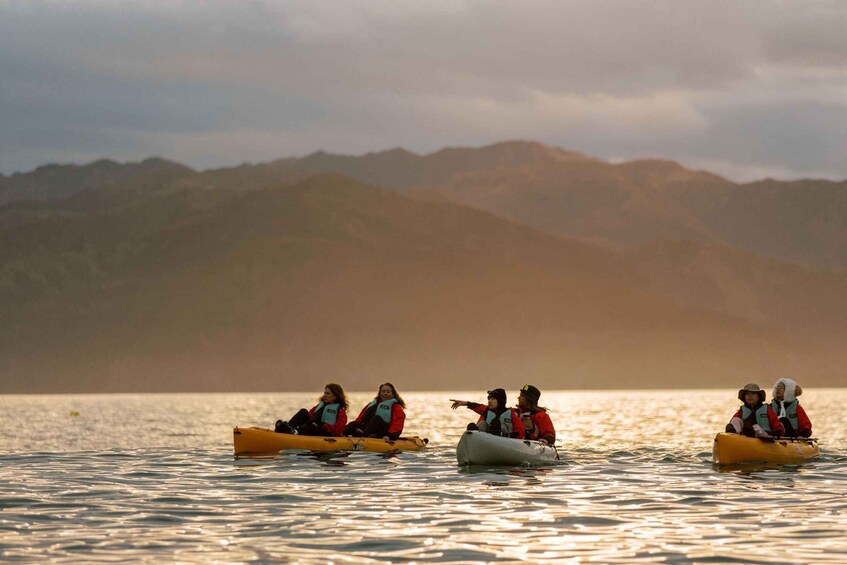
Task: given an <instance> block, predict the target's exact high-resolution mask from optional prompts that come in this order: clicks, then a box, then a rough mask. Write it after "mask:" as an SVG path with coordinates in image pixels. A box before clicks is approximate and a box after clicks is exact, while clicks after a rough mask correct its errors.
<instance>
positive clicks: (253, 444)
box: [232, 426, 429, 455]
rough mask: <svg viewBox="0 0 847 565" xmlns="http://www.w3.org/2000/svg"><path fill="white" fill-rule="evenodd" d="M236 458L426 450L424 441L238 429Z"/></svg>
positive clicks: (419, 439) (413, 438)
mask: <svg viewBox="0 0 847 565" xmlns="http://www.w3.org/2000/svg"><path fill="white" fill-rule="evenodd" d="M232 439H233V444H234V446H235V454H236V455H247V454H251V453H254V454H265V453H279V452H280V451H282V450H283V449H305V450H308V451H375V452H379V453H385V452H388V451H417V450H419V449H423V448H424V447H426V444H427V443H429V440H428V439H426V438H423V439H421V438H419V437H410V438H401V439H398V440H394V441H392V440H384V439H379V438H363V437H323V436H301V435H296V434H280V433H277V432H275V431H273V430H269V429H267V428H239V427H237V426H236V427H235V428H234V429H233V430H232Z"/></svg>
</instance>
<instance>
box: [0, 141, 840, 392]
mask: <svg viewBox="0 0 847 565" xmlns="http://www.w3.org/2000/svg"><path fill="white" fill-rule="evenodd" d="M303 161H306V162H305V163H304V162H303ZM422 162H426V163H427V165H426V166H423V165H421V163H422ZM403 163H405V165H402V164H403ZM401 165H402V166H401ZM407 167H409V169H408V170H409V171H412V172H410V173H408V174H407V173H406V172H404V171H405V169H406V168H407ZM333 168H335V169H343V170H342V171H334V172H332V173H331V174H317V175H316V174H315V172H316V171H321V170H322V169H333ZM64 172H67V177H66V179H65V180H63V179H64V178H65V177H63V174H64ZM404 174H407V176H406V177H404V176H403V175H404ZM28 175H33V176H31V177H30V176H28ZM355 175H360V176H361V175H369V176H368V178H371V179H372V180H380V179H381V180H380V182H389V181H391V182H393V183H395V186H392V187H389V188H384V187H383V188H380V187H378V186H373V185H370V186H369V185H366V184H362V183H361V182H359V181H356V180H355V179H353V176H355ZM403 178H406V179H407V180H405V181H404V180H403ZM10 179H14V182H12V183H11V184H9V183H8V182H6V181H9V180H10ZM392 179H394V180H392ZM0 180H2V181H4V182H6V184H2V183H0V186H2V187H3V188H4V189H7V192H6V194H11V193H15V194H24V195H25V196H24V198H22V199H15V200H13V201H10V202H6V203H5V204H3V205H0V315H2V323H0V391H2V392H75V391H128V390H149V391H152V390H162V391H165V390H221V391H223V390H256V391H259V390H292V389H303V388H304V387H305V388H310V387H311V385H312V384H313V385H314V386H316V387H319V386H320V384H322V383H323V382H324V380H328V379H330V378H332V379H333V380H335V379H336V378H337V379H338V380H341V381H343V382H344V383H345V384H346V385H347V386H348V387H349V388H354V389H359V390H363V389H370V388H372V385H373V382H376V381H379V380H388V379H391V380H392V382H395V383H398V385H400V386H401V387H403V388H410V387H419V386H420V385H419V383H422V382H425V383H427V386H428V387H431V388H450V387H455V386H456V382H457V381H461V382H462V387H463V388H473V387H485V386H490V384H491V383H492V382H500V383H508V382H512V381H514V380H515V379H516V378H517V379H518V380H521V381H523V380H528V379H530V378H531V379H532V380H534V381H535V382H537V383H538V384H539V385H540V386H544V387H555V388H569V387H581V388H585V387H591V388H597V387H599V388H608V387H638V386H650V387H668V386H673V387H681V386H683V387H684V386H702V384H703V383H704V382H708V383H709V384H711V385H717V384H723V385H726V386H730V385H732V386H735V385H737V382H736V381H738V380H741V381H744V382H746V381H748V380H751V379H753V380H756V379H759V378H760V377H761V378H764V379H765V380H767V379H768V378H771V377H772V376H774V375H777V374H778V375H780V376H783V375H786V374H788V375H794V376H798V377H799V378H801V380H802V381H803V383H804V384H810V385H812V386H822V385H838V384H839V383H842V382H843V369H842V367H843V366H844V364H845V362H847V351H845V349H844V348H843V343H844V341H845V338H847V327H845V325H844V323H843V321H844V319H845V318H847V271H845V270H844V269H830V268H822V267H820V266H816V265H817V264H820V263H824V264H828V263H832V264H837V263H838V261H839V260H840V259H839V258H840V257H841V256H842V251H843V250H842V249H841V248H839V247H838V245H839V244H840V243H839V242H840V241H842V240H841V239H839V238H840V237H842V236H843V231H844V224H845V222H844V216H841V214H842V211H841V210H842V209H841V208H840V206H841V202H842V199H843V193H844V183H822V182H819V181H800V182H797V183H776V184H774V183H773V181H763V182H762V183H751V184H749V185H736V184H733V183H730V182H728V181H726V180H724V179H721V178H720V177H717V176H715V175H711V174H709V173H703V172H698V171H689V170H687V169H685V168H684V167H681V166H680V165H678V164H675V163H671V162H665V161H649V160H648V161H638V162H632V163H622V164H618V165H612V164H608V163H604V162H602V161H598V160H596V159H592V158H590V157H585V156H582V155H579V154H575V153H568V152H564V151H560V150H557V149H551V148H546V147H544V146H542V145H539V144H525V143H506V144H498V145H495V146H491V147H489V148H482V149H479V150H476V149H448V150H444V151H442V152H438V153H435V154H432V155H429V156H425V157H418V156H415V155H413V154H410V153H407V152H404V151H402V150H394V151H390V152H384V153H382V154H373V155H370V156H363V157H361V158H356V157H338V156H329V155H326V154H316V155H313V156H311V157H310V158H305V159H304V160H300V159H291V160H282V161H277V162H274V163H271V164H264V165H244V166H241V167H234V168H229V169H219V170H213V171H203V172H195V171H192V170H191V169H188V168H187V167H183V166H181V165H178V164H175V163H171V162H168V161H164V160H148V161H144V162H142V163H136V164H130V165H117V164H115V163H112V162H97V163H92V164H91V165H87V166H84V167H72V166H71V167H69V168H67V169H65V168H61V167H60V168H58V169H56V168H49V167H47V168H39V169H37V170H36V171H33V173H28V174H27V175H18V176H13V177H4V178H2V179H0ZM373 184H374V185H376V184H378V183H376V182H374V183H373ZM24 186H30V187H36V188H35V189H33V191H31V192H27V191H26V190H24V191H23V192H22V193H21V192H20V190H21V187H24ZM10 187H11V189H12V190H11V191H8V189H10ZM774 187H776V188H774ZM15 191H18V192H15ZM36 196H37V197H36ZM818 198H823V200H824V201H823V203H821V202H818V201H817V200H816V199H818ZM810 219H812V220H813V221H811V223H808V222H809V221H810ZM780 227H781V228H780ZM778 228H780V229H778ZM757 234H758V235H761V237H762V239H761V240H757V239H756V238H755V237H753V235H757ZM738 238H741V239H742V240H749V242H750V244H749V245H748V246H747V247H748V248H747V249H745V247H744V246H741V245H734V244H733V243H732V241H734V239H738ZM769 238H770V239H769ZM795 240H796V241H795ZM810 245H819V246H820V249H818V250H817V252H816V254H815V255H814V256H813V257H812V258H811V260H808V261H794V260H791V258H793V257H795V256H798V255H802V253H805V252H806V251H805V250H806V249H807V248H808V246H810ZM757 246H758V247H762V248H764V249H771V248H773V250H774V253H763V252H759V251H755V250H750V249H749V247H757ZM781 248H782V249H781ZM786 257H788V258H789V260H786ZM310 383H311V384H310ZM315 383H317V384H315ZM742 384H743V383H742Z"/></svg>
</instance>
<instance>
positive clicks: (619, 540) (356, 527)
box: [0, 389, 847, 563]
mask: <svg viewBox="0 0 847 565" xmlns="http://www.w3.org/2000/svg"><path fill="white" fill-rule="evenodd" d="M401 392H402V391H401ZM514 394H515V393H514V391H510V400H514ZM314 396H315V395H313V394H308V395H307V394H203V395H103V396H99V395H86V396H0V422H2V424H3V431H4V433H3V434H2V436H0V561H3V562H16V561H23V562H48V561H54V562H55V561H67V562H80V561H85V562H91V561H119V560H130V561H151V562H152V561H182V562H205V561H212V560H220V561H226V562H232V561H251V560H257V561H271V560H282V561H302V562H316V563H317V562H325V561H327V560H333V561H337V562H357V563H361V562H387V561H394V562H406V561H418V562H424V561H479V562H483V561H515V560H517V561H521V560H524V561H533V562H534V561H545V560H550V561H555V560H573V561H597V562H603V563H614V562H632V561H636V560H638V561H643V562H651V561H654V562H726V561H737V562H744V563H788V562H797V563H802V562H815V563H824V562H828V563H845V562H847V536H845V531H847V410H845V405H847V390H845V389H820V390H807V391H805V393H804V395H803V397H802V400H803V404H804V406H805V408H806V410H807V412H808V413H809V415H810V417H811V418H812V421H813V423H814V426H815V435H816V436H817V437H819V438H821V457H820V458H819V459H817V460H816V461H814V462H810V463H807V464H805V465H802V466H798V467H772V468H763V467H747V468H734V469H728V470H727V469H718V468H716V467H715V466H713V464H712V461H711V445H712V439H713V437H714V434H715V433H716V432H717V431H720V430H722V429H723V427H724V425H725V424H726V422H727V420H728V419H729V417H730V416H731V414H732V412H733V411H734V410H735V409H736V408H737V404H738V403H737V401H735V400H733V396H734V391H732V390H722V391H649V392H643V391H640V392H635V391H615V392H549V391H545V392H544V394H543V396H542V402H541V404H542V405H546V406H548V407H549V408H550V409H551V411H552V415H553V420H554V422H555V424H556V427H557V430H558V432H559V442H558V447H559V450H560V453H561V455H562V458H563V461H562V462H561V464H560V465H557V466H552V467H544V468H537V469H522V468H503V469H498V468H461V467H459V466H457V464H456V456H455V446H456V443H457V442H458V439H459V436H460V434H461V432H462V430H463V429H464V426H465V424H466V423H467V422H469V421H472V420H473V419H474V418H473V415H472V413H471V412H470V411H468V410H466V409H460V410H459V411H457V412H453V411H451V410H450V409H449V402H448V401H447V398H448V397H457V396H458V397H460V398H468V399H471V400H482V401H484V398H483V397H484V392H481V391H478V392H476V393H450V394H448V393H405V394H404V397H405V399H406V402H407V404H408V405H409V408H408V410H407V414H408V419H407V426H406V433H407V434H408V435H413V434H414V435H422V436H426V437H428V438H430V440H431V442H430V447H429V448H428V449H427V450H425V451H423V452H418V453H401V454H393V455H380V454H373V453H349V454H346V453H345V454H334V455H312V454H308V453H295V452H291V453H286V454H283V455H280V456H277V457H270V458H251V459H235V458H234V457H233V455H232V427H233V426H234V425H242V426H249V425H264V426H268V425H271V423H272V422H273V421H274V420H276V419H277V418H278V417H287V416H289V415H290V414H291V413H292V412H293V411H294V410H295V409H296V408H299V407H300V406H307V405H308V406H311V404H313V400H314ZM369 396H370V395H367V394H353V395H351V397H352V401H353V402H352V404H353V409H351V411H352V412H354V414H355V413H357V412H358V409H359V408H360V407H361V405H363V404H364V403H365V402H366V401H367V400H368V399H369Z"/></svg>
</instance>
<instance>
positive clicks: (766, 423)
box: [741, 404, 771, 433]
mask: <svg viewBox="0 0 847 565" xmlns="http://www.w3.org/2000/svg"><path fill="white" fill-rule="evenodd" d="M752 413H753V411H752V410H750V409H749V408H747V405H746V404H745V405H744V406H742V407H741V419H742V420H743V421H745V422H746V421H747V418H749V417H750V414H752ZM756 423H757V424H759V426H760V427H761V428H762V429H763V430H765V431H766V432H768V433H770V431H771V421H770V420H769V419H768V405H767V404H762V405H761V406H759V408H758V409H756Z"/></svg>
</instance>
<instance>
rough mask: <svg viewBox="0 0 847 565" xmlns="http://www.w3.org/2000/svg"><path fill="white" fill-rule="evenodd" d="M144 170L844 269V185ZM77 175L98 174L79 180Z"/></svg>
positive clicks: (463, 158)
mask: <svg viewBox="0 0 847 565" xmlns="http://www.w3.org/2000/svg"><path fill="white" fill-rule="evenodd" d="M153 162H154V163H157V164H158V169H160V170H161V172H162V175H163V176H162V178H165V176H167V177H168V178H170V179H171V180H170V182H172V183H180V185H181V186H186V187H195V188H220V189H223V190H257V189H262V188H270V187H273V186H277V185H279V184H280V183H286V184H291V183H296V182H300V181H302V180H304V179H306V178H308V177H310V176H314V175H319V174H342V175H345V176H348V177H350V178H352V179H355V180H357V181H359V182H362V183H365V184H369V185H372V186H379V187H382V188H392V189H397V190H403V191H409V190H411V191H415V192H419V193H422V194H427V193H428V194H440V195H442V196H443V197H446V198H449V199H451V200H454V201H456V202H459V203H462V204H466V205H470V206H473V207H475V208H479V209H481V210H486V211H489V212H492V213H495V214H497V215H499V216H501V217H504V218H508V219H511V220H513V221H517V222H520V223H523V224H526V225H530V226H533V227H536V228H539V229H542V230H545V231H548V232H551V233H555V234H559V235H564V236H568V237H574V238H578V239H582V240H585V241H594V242H597V243H601V244H604V245H611V246H626V247H631V246H638V245H650V244H651V243H654V242H657V241H661V240H668V239H670V240H693V241H702V242H706V243H710V244H716V245H723V246H729V247H737V248H739V249H743V250H747V251H749V252H752V253H756V254H760V255H765V256H769V257H774V258H777V259H781V260H785V261H790V262H795V263H798V264H802V265H806V266H810V267H815V268H833V269H847V228H845V226H847V181H844V182H832V181H825V180H802V181H795V182H782V181H773V180H763V181H760V182H756V183H748V184H736V183H732V182H730V181H728V180H726V179H723V178H721V177H719V176H717V175H714V174H711V173H707V172H702V171H691V170H688V169H686V168H684V167H682V166H681V165H679V164H677V163H674V162H670V161H662V160H656V159H647V160H640V161H632V162H625V163H621V164H610V163H606V162H604V161H601V160H598V159H594V158H591V157H587V156H585V155H582V154H579V153H574V152H568V151H563V150H561V149H555V148H550V147H547V146H544V145H542V144H539V143H534V142H504V143H498V144H494V145H490V146H487V147H482V148H478V149H477V148H448V149H443V150H441V151H438V152H435V153H432V154H429V155H425V156H419V155H416V154H414V153H410V152H408V151H405V150H402V149H393V150H389V151H383V152H378V153H368V154H366V155H362V156H358V157H354V156H345V155H332V154H328V153H324V152H317V153H314V154H312V155H309V156H307V157H303V158H286V159H279V160H277V161H274V162H271V163H268V164H260V165H242V166H240V167H234V168H229V169H217V170H212V171H205V172H202V173H197V174H191V173H192V172H191V171H190V169H187V168H182V166H181V165H177V164H173V163H169V162H164V161H161V160H154V161H153ZM98 163H103V162H98ZM146 163H149V161H145V162H144V163H141V164H130V165H126V166H124V167H125V170H123V172H122V173H121V174H120V175H119V174H118V173H117V170H118V169H120V167H121V166H115V165H114V164H113V163H109V166H108V167H106V166H104V165H101V166H95V165H97V164H92V165H89V166H86V167H82V168H78V169H77V170H72V171H69V174H70V173H73V174H71V175H70V177H69V180H67V181H64V180H62V177H61V175H59V174H53V175H48V174H47V172H48V170H45V168H44V167H42V168H39V169H37V170H36V171H33V172H32V173H28V174H26V175H18V176H16V177H15V176H13V177H6V178H0V203H1V202H3V201H9V200H10V199H11V198H12V195H16V197H17V198H21V197H24V196H25V197H27V198H42V199H62V198H66V197H68V196H70V195H72V194H74V193H75V192H78V191H79V190H81V189H82V188H84V187H85V188H89V187H91V186H95V185H105V184H110V183H121V182H123V180H124V179H126V178H131V177H133V176H136V175H137V173H136V169H137V168H140V167H142V166H143V165H145V164H146ZM86 171H88V172H94V171H96V172H97V174H96V175H91V174H89V175H88V176H86V175H85V174H82V173H84V172H86ZM86 178H88V179H92V178H93V179H94V180H88V181H86V180H85V179H86ZM95 181H96V183H95ZM27 187H30V188H27ZM32 187H35V188H32Z"/></svg>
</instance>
